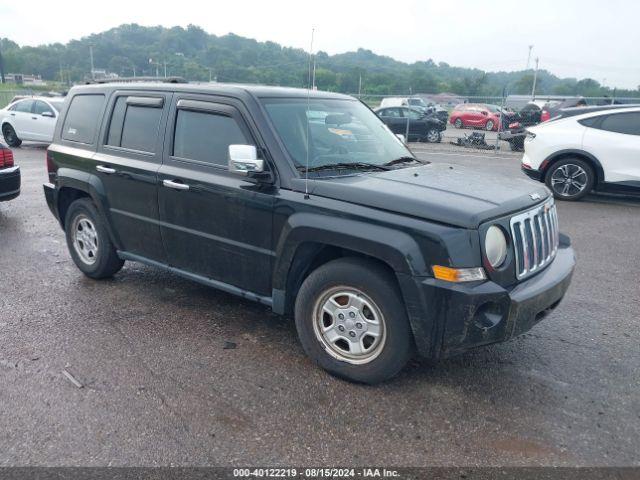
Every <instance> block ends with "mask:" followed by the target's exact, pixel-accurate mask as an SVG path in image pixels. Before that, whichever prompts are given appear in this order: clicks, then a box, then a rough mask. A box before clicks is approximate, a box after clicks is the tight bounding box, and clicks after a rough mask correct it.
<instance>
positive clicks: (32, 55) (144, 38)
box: [0, 24, 640, 96]
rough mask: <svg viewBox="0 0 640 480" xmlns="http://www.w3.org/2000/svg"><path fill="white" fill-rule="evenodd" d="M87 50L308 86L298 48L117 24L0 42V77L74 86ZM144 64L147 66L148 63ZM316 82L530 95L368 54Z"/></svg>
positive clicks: (333, 64) (118, 63) (99, 65)
mask: <svg viewBox="0 0 640 480" xmlns="http://www.w3.org/2000/svg"><path fill="white" fill-rule="evenodd" d="M90 46H92V47H93V54H94V65H95V68H96V69H106V70H108V71H110V72H114V73H117V74H118V75H120V76H133V75H134V72H135V74H136V75H138V76H140V75H155V73H156V71H158V72H159V73H160V75H163V74H164V66H165V63H166V68H167V73H168V75H177V76H183V77H185V78H186V79H188V80H203V81H207V80H209V79H210V78H211V79H217V80H218V81H222V82H251V83H263V84H270V85H286V86H297V87H302V86H306V84H307V78H308V55H307V53H306V52H304V51H303V50H301V49H295V48H288V47H283V46H281V45H278V44H277V43H274V42H258V41H256V40H252V39H249V38H244V37H240V36H237V35H234V34H229V35H224V36H216V35H211V34H208V33H206V32H205V31H204V30H202V29H201V28H199V27H197V26H193V25H190V26H189V27H187V28H182V27H172V28H164V27H143V26H140V25H136V24H130V25H121V26H119V27H116V28H112V29H110V30H108V31H106V32H102V33H98V34H94V35H91V36H89V37H85V38H82V39H80V40H72V41H70V42H69V43H67V44H64V45H63V44H61V43H54V44H50V45H41V46H37V47H30V46H23V47H21V46H19V45H18V44H16V43H15V42H13V41H11V40H9V39H0V49H1V51H2V55H3V57H4V64H5V71H6V72H13V73H24V74H40V75H42V77H43V78H44V79H47V80H57V81H61V80H63V81H64V82H70V83H73V82H80V81H82V80H84V79H85V78H87V77H88V76H89V72H90V68H91V67H90V57H89V47H90ZM149 59H152V60H153V63H150V61H149ZM316 63H317V69H316V84H317V86H318V88H319V89H323V90H332V91H340V92H347V93H355V92H357V91H358V87H359V82H360V78H362V92H363V93H367V94H371V95H373V94H386V95H389V94H408V93H411V92H413V93H418V92H420V93H436V92H444V91H447V92H453V93H459V94H465V95H485V96H489V95H500V94H501V93H502V91H503V88H504V89H505V90H506V92H508V93H514V94H526V93H530V91H531V85H532V82H533V72H532V71H531V70H528V71H519V72H484V71H482V70H478V69H471V68H460V67H453V66H450V65H448V64H446V63H444V62H440V63H438V64H436V63H434V62H433V61H432V60H427V61H423V62H416V63H413V64H407V63H403V62H399V61H397V60H394V59H392V58H390V57H386V56H381V55H376V54H375V53H373V52H371V51H370V50H365V49H359V50H358V51H356V52H348V53H342V54H338V55H328V54H326V53H324V52H318V54H317V55H316ZM536 91H537V92H538V93H540V94H563V95H569V94H580V95H587V96H603V95H611V94H612V93H613V92H612V91H611V90H610V89H609V88H604V87H602V86H601V85H600V84H599V83H598V82H596V81H595V80H593V79H589V78H587V79H582V80H577V79H574V78H563V79H561V78H558V77H556V76H554V75H552V74H551V73H549V72H547V71H545V70H542V71H540V72H538V80H537V89H536ZM616 95H617V96H640V91H639V90H633V91H630V90H627V91H623V90H618V91H617V92H616Z"/></svg>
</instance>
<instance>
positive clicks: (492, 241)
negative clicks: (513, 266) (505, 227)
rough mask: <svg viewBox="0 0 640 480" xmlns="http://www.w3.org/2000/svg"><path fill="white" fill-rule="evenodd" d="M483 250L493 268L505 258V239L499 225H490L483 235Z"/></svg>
mask: <svg viewBox="0 0 640 480" xmlns="http://www.w3.org/2000/svg"><path fill="white" fill-rule="evenodd" d="M484 251H485V255H486V256H487V260H489V264H490V265H491V266H492V267H493V268H498V267H499V266H500V265H502V264H503V263H504V260H505V258H507V239H506V238H505V236H504V233H503V232H502V229H501V228H500V227H497V226H496V225H491V226H490V227H489V228H488V229H487V234H486V236H485V237H484Z"/></svg>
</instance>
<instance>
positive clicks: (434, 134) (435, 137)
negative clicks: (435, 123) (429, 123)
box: [424, 128, 442, 143]
mask: <svg viewBox="0 0 640 480" xmlns="http://www.w3.org/2000/svg"><path fill="white" fill-rule="evenodd" d="M440 140H442V134H441V133H440V130H437V129H435V128H431V129H429V130H427V134H426V135H425V136H424V141H425V142H427V143H438V142H439V141H440Z"/></svg>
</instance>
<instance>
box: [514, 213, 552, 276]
mask: <svg viewBox="0 0 640 480" xmlns="http://www.w3.org/2000/svg"><path fill="white" fill-rule="evenodd" d="M511 237H512V238H513V247H514V251H515V255H516V277H517V278H518V280H521V279H523V278H525V277H528V276H529V275H533V274H534V273H535V272H537V271H538V270H540V269H541V268H542V267H544V266H545V265H547V264H548V263H550V262H551V260H553V258H554V257H555V255H556V252H557V251H558V242H559V239H560V237H559V235H558V214H557V211H556V206H555V204H554V203H553V200H552V201H550V202H546V203H545V204H543V205H541V206H537V207H535V208H532V209H531V210H528V211H526V212H524V213H520V214H518V215H515V216H513V217H512V218H511Z"/></svg>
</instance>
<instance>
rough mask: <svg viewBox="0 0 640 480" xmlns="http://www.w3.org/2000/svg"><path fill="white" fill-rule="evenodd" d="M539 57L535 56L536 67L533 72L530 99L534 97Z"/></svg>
mask: <svg viewBox="0 0 640 480" xmlns="http://www.w3.org/2000/svg"><path fill="white" fill-rule="evenodd" d="M539 61H540V59H539V58H538V57H536V69H535V71H534V72H533V88H532V89H531V100H535V99H536V81H537V80H538V62H539Z"/></svg>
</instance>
